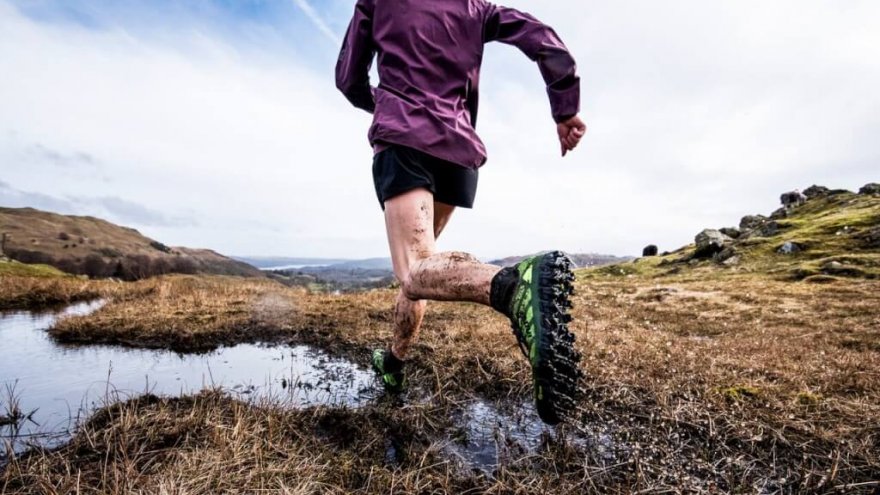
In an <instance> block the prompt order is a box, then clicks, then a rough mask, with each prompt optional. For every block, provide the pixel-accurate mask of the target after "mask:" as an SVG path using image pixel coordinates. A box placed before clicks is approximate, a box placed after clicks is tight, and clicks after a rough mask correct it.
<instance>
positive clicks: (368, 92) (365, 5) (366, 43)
mask: <svg viewBox="0 0 880 495" xmlns="http://www.w3.org/2000/svg"><path fill="white" fill-rule="evenodd" d="M373 2H374V0H358V2H357V4H356V5H355V8H354V15H353V16H352V18H351V23H349V25H348V31H346V33H345V39H344V40H343V41H342V49H341V50H340V51H339V59H338V60H337V61H336V87H337V88H339V90H340V91H342V94H344V95H345V97H346V98H348V101H350V102H351V103H352V104H353V105H354V106H356V107H358V108H361V109H363V110H366V111H367V112H370V113H373V111H374V110H375V109H376V101H375V100H374V99H373V90H372V88H371V87H370V66H371V65H372V64H373V56H374V55H375V53H376V48H375V44H374V42H373Z"/></svg>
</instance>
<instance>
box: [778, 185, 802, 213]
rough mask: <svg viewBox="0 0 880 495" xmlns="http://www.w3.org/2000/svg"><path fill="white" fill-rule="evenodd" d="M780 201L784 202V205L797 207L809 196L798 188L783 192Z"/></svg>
mask: <svg viewBox="0 0 880 495" xmlns="http://www.w3.org/2000/svg"><path fill="white" fill-rule="evenodd" d="M779 201H780V202H781V203H782V206H783V207H785V208H795V207H797V206H800V205H802V204H804V203H806V202H807V197H806V196H804V194H803V193H802V192H800V191H798V190H796V189H795V190H794V191H789V192H786V193H782V196H780V197H779Z"/></svg>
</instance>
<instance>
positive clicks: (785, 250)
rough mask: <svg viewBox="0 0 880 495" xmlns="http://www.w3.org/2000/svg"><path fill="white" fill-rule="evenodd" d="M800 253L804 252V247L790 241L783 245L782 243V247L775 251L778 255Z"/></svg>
mask: <svg viewBox="0 0 880 495" xmlns="http://www.w3.org/2000/svg"><path fill="white" fill-rule="evenodd" d="M802 251H804V246H803V245H802V244H798V243H797V242H792V241H785V243H783V244H782V246H779V249H777V250H776V252H777V253H779V254H795V253H800V252H802Z"/></svg>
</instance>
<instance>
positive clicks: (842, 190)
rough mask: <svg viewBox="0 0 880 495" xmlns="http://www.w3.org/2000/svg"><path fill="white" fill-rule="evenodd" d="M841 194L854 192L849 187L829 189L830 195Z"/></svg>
mask: <svg viewBox="0 0 880 495" xmlns="http://www.w3.org/2000/svg"><path fill="white" fill-rule="evenodd" d="M841 194H852V191H850V190H849V189H832V190H830V191H828V195H829V196H840V195H841Z"/></svg>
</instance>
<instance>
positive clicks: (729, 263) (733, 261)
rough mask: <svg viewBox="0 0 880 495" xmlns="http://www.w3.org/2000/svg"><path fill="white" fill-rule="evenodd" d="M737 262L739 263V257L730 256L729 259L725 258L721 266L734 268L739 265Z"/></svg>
mask: <svg viewBox="0 0 880 495" xmlns="http://www.w3.org/2000/svg"><path fill="white" fill-rule="evenodd" d="M739 262H740V257H739V255H736V256H731V257H730V258H727V259H726V260H724V261H722V262H721V264H722V265H724V266H736V265H738V264H739Z"/></svg>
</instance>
